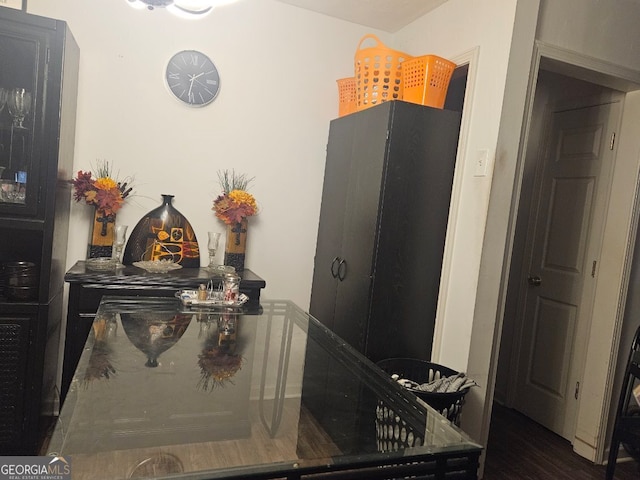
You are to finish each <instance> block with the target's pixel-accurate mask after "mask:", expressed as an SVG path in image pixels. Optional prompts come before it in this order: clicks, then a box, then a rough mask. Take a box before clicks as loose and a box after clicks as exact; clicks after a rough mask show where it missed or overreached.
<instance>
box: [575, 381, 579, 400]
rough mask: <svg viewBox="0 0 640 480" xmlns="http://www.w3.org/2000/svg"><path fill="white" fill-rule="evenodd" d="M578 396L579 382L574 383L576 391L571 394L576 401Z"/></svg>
mask: <svg viewBox="0 0 640 480" xmlns="http://www.w3.org/2000/svg"><path fill="white" fill-rule="evenodd" d="M579 394H580V382H576V391H575V393H574V394H573V396H574V397H575V399H576V400H577V399H578V395H579Z"/></svg>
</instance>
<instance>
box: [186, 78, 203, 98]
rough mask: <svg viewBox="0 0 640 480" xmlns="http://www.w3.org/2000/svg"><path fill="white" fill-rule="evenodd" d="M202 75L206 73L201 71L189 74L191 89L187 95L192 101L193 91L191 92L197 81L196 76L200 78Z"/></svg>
mask: <svg viewBox="0 0 640 480" xmlns="http://www.w3.org/2000/svg"><path fill="white" fill-rule="evenodd" d="M201 75H204V72H200V73H199V74H197V75H189V74H187V77H189V91H188V92H187V97H188V98H189V100H190V101H192V99H193V93H192V92H191V91H192V90H193V82H195V80H196V78H198V77H199V76H201Z"/></svg>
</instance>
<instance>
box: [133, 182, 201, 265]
mask: <svg viewBox="0 0 640 480" xmlns="http://www.w3.org/2000/svg"><path fill="white" fill-rule="evenodd" d="M172 201H173V195H167V194H162V205H160V206H159V207H157V208H154V209H153V210H151V211H150V212H149V213H147V214H146V215H145V216H144V217H142V218H141V219H140V221H139V222H138V223H137V225H136V226H135V227H134V228H133V231H132V232H131V235H130V236H129V240H128V241H127V245H126V247H125V249H124V256H123V258H122V263H123V264H125V265H135V266H137V267H140V268H143V269H145V270H146V271H148V272H153V273H166V272H167V271H169V270H172V269H174V268H180V267H181V266H182V267H185V268H198V267H200V248H199V246H198V239H197V238H196V234H195V231H194V230H193V227H192V226H191V223H190V222H189V220H187V218H186V217H185V216H184V215H182V213H180V212H179V211H178V210H177V209H176V208H175V207H174V206H173V205H172Z"/></svg>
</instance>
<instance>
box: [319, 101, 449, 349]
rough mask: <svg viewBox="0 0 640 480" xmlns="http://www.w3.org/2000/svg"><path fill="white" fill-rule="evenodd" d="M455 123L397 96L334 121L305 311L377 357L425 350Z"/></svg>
mask: <svg viewBox="0 0 640 480" xmlns="http://www.w3.org/2000/svg"><path fill="white" fill-rule="evenodd" d="M459 130H460V113H458V112H453V111H448V110H440V109H434V108H430V107H424V106H421V105H415V104H411V103H406V102H401V101H393V102H387V103H383V104H381V105H378V106H375V107H372V108H369V109H367V110H363V111H361V112H357V113H354V114H351V115H347V116H345V117H341V118H339V119H336V120H333V121H332V122H331V126H330V131H329V143H328V146H327V161H326V167H325V176H324V188H323V193H322V207H321V212H320V224H319V229H318V242H317V247H316V256H315V267H314V274H313V286H312V292H311V306H310V313H311V314H312V315H313V316H314V317H316V318H317V319H318V320H320V321H321V322H322V323H324V324H325V325H326V326H328V327H329V328H331V329H332V330H333V331H334V332H336V333H337V334H338V335H339V336H340V337H342V338H343V339H344V340H346V341H347V342H348V343H350V344H351V345H352V346H354V347H355V348H356V349H357V350H359V351H360V352H361V353H363V354H364V355H365V356H367V357H368V358H369V359H371V360H373V361H379V360H381V359H384V358H390V357H412V358H419V359H424V360H429V359H430V356H431V345H432V340H433V330H434V322H435V314H436V305H437V301H438V291H439V285H440V273H441V269H442V256H443V250H444V242H445V235H446V229H447V221H448V217H449V204H450V199H451V187H452V181H453V172H454V166H455V159H456V151H457V145H458V135H459Z"/></svg>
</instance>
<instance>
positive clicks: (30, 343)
mask: <svg viewBox="0 0 640 480" xmlns="http://www.w3.org/2000/svg"><path fill="white" fill-rule="evenodd" d="M78 59H79V49H78V46H77V44H76V42H75V40H74V38H73V36H72V34H71V32H70V31H69V29H68V28H67V25H66V24H65V23H64V22H62V21H58V20H53V19H49V18H44V17H39V16H35V15H30V14H27V13H24V12H22V11H19V10H14V9H11V8H5V7H0V88H2V89H5V90H6V91H7V92H8V100H7V103H6V104H4V108H0V167H2V168H0V170H2V172H0V264H2V266H3V270H2V271H1V272H0V273H1V275H0V455H35V454H37V448H38V435H39V433H38V430H39V419H40V416H41V413H42V411H43V409H45V410H46V413H54V412H53V410H54V409H55V408H56V406H55V399H56V397H57V395H56V392H57V391H58V386H57V385H56V383H57V382H56V377H57V364H58V346H59V340H60V325H61V320H62V315H63V311H62V297H63V286H64V280H63V278H64V266H65V263H66V250H67V236H68V228H69V204H70V200H71V188H70V185H69V184H67V183H66V179H67V178H71V175H72V170H73V168H72V165H73V147H74V136H75V114H76V92H77V81H78ZM15 89H24V92H26V93H27V95H26V96H27V97H29V99H30V101H29V99H28V100H27V101H26V102H23V105H26V106H27V107H28V108H27V109H26V112H24V113H25V117H24V119H22V120H21V119H20V118H18V114H17V110H16V106H17V105H18V103H20V102H19V101H18V102H15V101H13V100H12V97H13V96H14V95H17V91H16V90H15ZM3 97H4V96H3ZM15 98H17V97H15ZM21 98H22V99H24V97H21ZM18 100H20V99H18ZM16 261H26V262H31V263H33V264H35V266H36V269H37V275H36V277H37V280H35V281H33V283H34V285H33V286H32V290H31V291H30V292H27V293H23V292H19V291H18V289H13V288H10V287H15V286H16V285H17V284H19V283H17V280H16V278H12V277H10V276H9V275H8V274H7V269H6V268H4V267H5V266H6V265H7V264H8V263H12V262H16ZM44 400H47V401H51V405H47V406H46V408H45V404H44V403H43V402H44Z"/></svg>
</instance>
